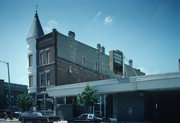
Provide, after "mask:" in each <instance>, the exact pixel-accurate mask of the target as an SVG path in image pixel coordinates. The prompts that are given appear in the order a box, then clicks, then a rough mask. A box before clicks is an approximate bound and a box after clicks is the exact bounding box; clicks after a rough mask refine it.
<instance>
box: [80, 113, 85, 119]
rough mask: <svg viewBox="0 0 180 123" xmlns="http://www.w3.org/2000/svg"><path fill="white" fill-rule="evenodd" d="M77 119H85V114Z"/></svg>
mask: <svg viewBox="0 0 180 123" xmlns="http://www.w3.org/2000/svg"><path fill="white" fill-rule="evenodd" d="M79 118H81V119H87V114H83V115H81V116H80V117H79Z"/></svg>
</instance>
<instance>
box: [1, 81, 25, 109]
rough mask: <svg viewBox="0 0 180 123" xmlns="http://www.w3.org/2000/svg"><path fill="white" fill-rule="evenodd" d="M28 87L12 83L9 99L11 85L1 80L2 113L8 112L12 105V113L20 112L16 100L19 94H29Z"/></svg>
mask: <svg viewBox="0 0 180 123" xmlns="http://www.w3.org/2000/svg"><path fill="white" fill-rule="evenodd" d="M27 92H28V89H27V85H21V84H15V83H10V95H11V97H10V98H11V99H10V98H9V83H8V82H4V80H0V102H1V105H0V111H4V110H5V111H8V110H9V108H10V103H11V110H12V111H19V108H18V107H17V105H16V99H17V96H18V95H19V94H22V93H27Z"/></svg>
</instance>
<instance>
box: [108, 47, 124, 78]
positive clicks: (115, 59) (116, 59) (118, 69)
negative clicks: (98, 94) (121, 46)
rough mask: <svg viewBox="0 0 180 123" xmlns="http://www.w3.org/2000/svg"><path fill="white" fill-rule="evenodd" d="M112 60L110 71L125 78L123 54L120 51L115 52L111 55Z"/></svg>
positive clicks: (111, 52)
mask: <svg viewBox="0 0 180 123" xmlns="http://www.w3.org/2000/svg"><path fill="white" fill-rule="evenodd" d="M109 58H110V70H111V71H112V72H113V73H114V74H115V75H120V76H123V69H124V68H123V64H124V60H123V53H122V52H121V51H119V50H113V51H110V53H109Z"/></svg>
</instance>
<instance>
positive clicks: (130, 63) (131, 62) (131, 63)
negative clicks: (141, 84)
mask: <svg viewBox="0 0 180 123" xmlns="http://www.w3.org/2000/svg"><path fill="white" fill-rule="evenodd" d="M129 66H131V67H132V66H133V61H132V59H130V60H129Z"/></svg>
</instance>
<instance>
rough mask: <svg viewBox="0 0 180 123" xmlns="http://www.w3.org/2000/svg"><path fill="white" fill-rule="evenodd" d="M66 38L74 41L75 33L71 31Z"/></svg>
mask: <svg viewBox="0 0 180 123" xmlns="http://www.w3.org/2000/svg"><path fill="white" fill-rule="evenodd" d="M68 36H69V38H70V39H73V40H74V39H75V33H74V32H72V31H69V32H68Z"/></svg>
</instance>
